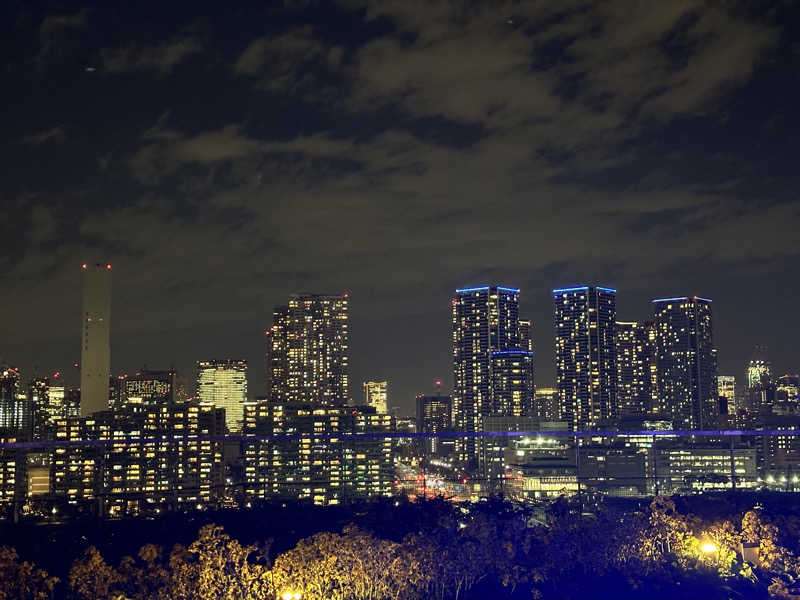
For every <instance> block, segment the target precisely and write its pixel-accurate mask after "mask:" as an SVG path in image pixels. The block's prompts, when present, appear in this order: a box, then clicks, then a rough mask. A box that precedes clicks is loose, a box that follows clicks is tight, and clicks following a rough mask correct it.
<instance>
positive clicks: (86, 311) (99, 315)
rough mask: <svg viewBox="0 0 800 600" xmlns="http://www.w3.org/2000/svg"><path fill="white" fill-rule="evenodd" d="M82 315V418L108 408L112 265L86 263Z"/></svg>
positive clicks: (83, 270)
mask: <svg viewBox="0 0 800 600" xmlns="http://www.w3.org/2000/svg"><path fill="white" fill-rule="evenodd" d="M82 272H83V312H82V313H81V415H82V416H88V415H91V414H93V413H95V412H98V411H101V410H107V409H108V378H109V373H110V370H111V337H110V334H111V265H109V264H99V263H98V264H93V265H91V264H84V265H83V266H82Z"/></svg>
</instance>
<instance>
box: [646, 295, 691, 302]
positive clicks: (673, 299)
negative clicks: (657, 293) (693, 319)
mask: <svg viewBox="0 0 800 600" xmlns="http://www.w3.org/2000/svg"><path fill="white" fill-rule="evenodd" d="M688 299H689V298H688V297H687V296H681V297H679V298H656V299H655V300H653V302H678V301H679V300H688Z"/></svg>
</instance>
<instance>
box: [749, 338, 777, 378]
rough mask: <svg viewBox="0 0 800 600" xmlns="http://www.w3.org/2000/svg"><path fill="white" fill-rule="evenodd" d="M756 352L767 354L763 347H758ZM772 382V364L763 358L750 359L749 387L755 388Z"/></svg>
mask: <svg viewBox="0 0 800 600" xmlns="http://www.w3.org/2000/svg"><path fill="white" fill-rule="evenodd" d="M756 352H757V353H759V354H761V353H763V352H765V350H764V348H763V347H762V346H757V347H756ZM765 379H766V382H770V381H772V364H771V363H770V362H769V361H768V360H767V359H766V358H764V357H763V356H758V357H756V358H752V359H750V361H749V362H748V363H747V387H748V388H754V387H757V386H759V385H761V384H762V383H764V382H765Z"/></svg>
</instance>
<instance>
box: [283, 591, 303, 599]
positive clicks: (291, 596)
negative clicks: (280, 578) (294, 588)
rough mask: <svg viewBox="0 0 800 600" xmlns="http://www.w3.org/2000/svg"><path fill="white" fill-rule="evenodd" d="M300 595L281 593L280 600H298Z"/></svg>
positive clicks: (297, 593)
mask: <svg viewBox="0 0 800 600" xmlns="http://www.w3.org/2000/svg"><path fill="white" fill-rule="evenodd" d="M301 597H302V594H301V593H300V592H283V593H282V594H281V600H300V598H301Z"/></svg>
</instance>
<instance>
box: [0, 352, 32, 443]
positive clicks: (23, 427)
mask: <svg viewBox="0 0 800 600" xmlns="http://www.w3.org/2000/svg"><path fill="white" fill-rule="evenodd" d="M32 419H33V413H32V410H31V403H30V399H29V397H28V394H26V393H25V390H24V389H23V386H22V384H21V381H20V375H19V369H17V368H16V367H7V366H6V367H0V429H3V430H6V431H9V432H13V433H15V434H20V435H30V430H31V425H32V422H33V421H32Z"/></svg>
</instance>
